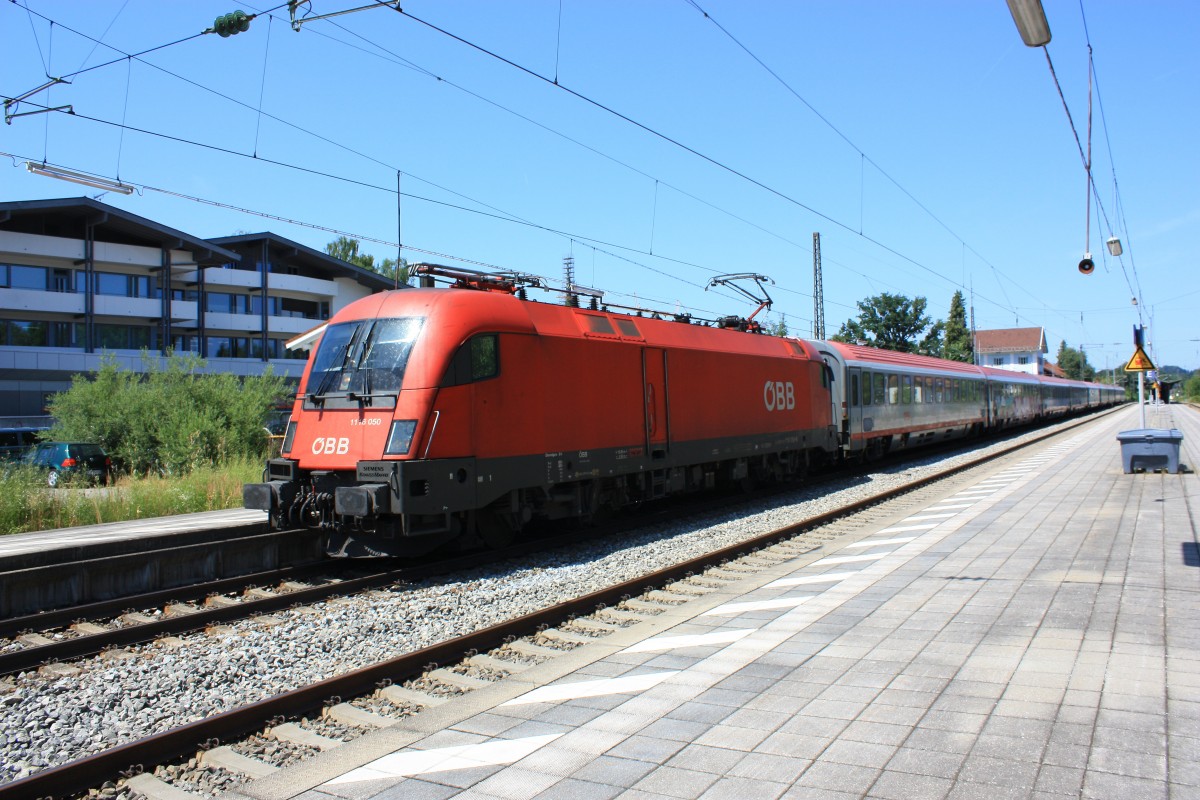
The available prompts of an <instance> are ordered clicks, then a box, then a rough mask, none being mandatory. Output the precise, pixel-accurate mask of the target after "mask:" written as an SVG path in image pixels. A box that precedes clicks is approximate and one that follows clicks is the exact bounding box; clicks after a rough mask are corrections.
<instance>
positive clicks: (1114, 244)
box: [1107, 236, 1125, 256]
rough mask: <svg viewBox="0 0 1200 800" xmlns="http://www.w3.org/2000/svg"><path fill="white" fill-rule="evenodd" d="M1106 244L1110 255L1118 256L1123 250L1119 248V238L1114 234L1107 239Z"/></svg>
mask: <svg viewBox="0 0 1200 800" xmlns="http://www.w3.org/2000/svg"><path fill="white" fill-rule="evenodd" d="M1107 244H1108V252H1109V254H1110V255H1112V256H1119V255H1121V253H1124V252H1125V251H1124V250H1123V249H1122V248H1121V240H1120V239H1118V238H1117V237H1116V236H1113V237H1112V238H1111V239H1109V240H1108V242H1107Z"/></svg>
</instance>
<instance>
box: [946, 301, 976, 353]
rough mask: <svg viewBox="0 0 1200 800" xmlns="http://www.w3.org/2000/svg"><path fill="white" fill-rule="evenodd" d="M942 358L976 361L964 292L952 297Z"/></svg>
mask: <svg viewBox="0 0 1200 800" xmlns="http://www.w3.org/2000/svg"><path fill="white" fill-rule="evenodd" d="M942 358H947V359H950V360H951V361H962V362H964V363H967V364H973V363H974V362H975V347H974V344H973V343H972V342H971V331H970V329H969V328H967V310H966V308H965V307H964V306H963V296H962V292H955V293H954V296H953V297H951V298H950V316H949V318H948V319H947V320H946V335H945V340H944V342H943V344H942Z"/></svg>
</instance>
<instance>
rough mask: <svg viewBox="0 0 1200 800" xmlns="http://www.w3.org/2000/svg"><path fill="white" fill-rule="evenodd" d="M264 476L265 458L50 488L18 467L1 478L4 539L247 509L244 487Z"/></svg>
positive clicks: (34, 473) (39, 475)
mask: <svg viewBox="0 0 1200 800" xmlns="http://www.w3.org/2000/svg"><path fill="white" fill-rule="evenodd" d="M262 471H263V461H262V460H261V459H254V460H251V459H243V460H241V461H236V462H232V463H229V464H224V465H222V466H220V467H200V468H197V469H195V470H193V471H192V472H190V473H188V474H187V475H181V476H178V477H175V476H166V477H158V476H155V477H140V476H130V475H125V476H120V477H118V478H117V480H116V481H115V483H113V484H110V485H109V486H108V487H107V488H96V487H88V486H86V485H84V484H83V483H82V482H69V483H67V482H64V483H63V484H60V487H59V488H56V489H50V488H47V487H46V484H45V475H44V473H42V472H38V471H34V470H30V469H26V468H15V469H12V470H10V471H9V472H8V473H7V474H5V475H4V476H3V478H0V534H9V533H25V532H28V531H41V530H50V529H52V528H71V527H75V526H78V525H95V524H97V523H101V522H122V521H124V520H131V519H145V518H147V517H168V516H171V515H173V514H190V513H193V512H197V511H218V510H221V509H226V508H241V507H242V484H243V483H257V482H259V481H261V480H262Z"/></svg>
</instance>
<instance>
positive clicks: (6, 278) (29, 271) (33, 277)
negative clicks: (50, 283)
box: [0, 264, 47, 292]
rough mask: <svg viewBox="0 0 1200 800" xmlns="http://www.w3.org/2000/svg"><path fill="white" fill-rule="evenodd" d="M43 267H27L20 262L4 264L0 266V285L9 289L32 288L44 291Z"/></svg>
mask: <svg viewBox="0 0 1200 800" xmlns="http://www.w3.org/2000/svg"><path fill="white" fill-rule="evenodd" d="M46 274H47V270H46V268H45V267H27V266H24V265H22V264H5V265H3V266H2V267H0V286H4V287H7V288H9V289H33V290H34V291H38V292H44V291H46Z"/></svg>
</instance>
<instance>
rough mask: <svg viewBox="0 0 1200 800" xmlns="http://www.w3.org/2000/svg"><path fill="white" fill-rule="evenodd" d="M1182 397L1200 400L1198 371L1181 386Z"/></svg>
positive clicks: (1199, 374)
mask: <svg viewBox="0 0 1200 800" xmlns="http://www.w3.org/2000/svg"><path fill="white" fill-rule="evenodd" d="M1183 396H1184V397H1186V398H1187V399H1189V400H1200V371H1198V372H1195V373H1193V374H1192V377H1190V378H1188V379H1187V381H1186V382H1184V384H1183Z"/></svg>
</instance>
